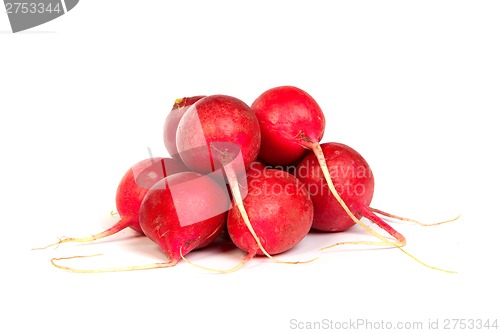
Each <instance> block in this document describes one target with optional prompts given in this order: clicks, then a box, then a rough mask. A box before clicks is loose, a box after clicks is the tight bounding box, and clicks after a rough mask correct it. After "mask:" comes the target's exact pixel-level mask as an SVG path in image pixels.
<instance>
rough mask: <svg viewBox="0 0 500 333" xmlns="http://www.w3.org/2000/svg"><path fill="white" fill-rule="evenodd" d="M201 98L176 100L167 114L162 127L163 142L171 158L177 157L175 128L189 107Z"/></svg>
mask: <svg viewBox="0 0 500 333" xmlns="http://www.w3.org/2000/svg"><path fill="white" fill-rule="evenodd" d="M203 97H205V96H193V97H184V98H179V99H176V100H175V102H174V105H173V106H172V110H171V111H170V112H169V113H168V115H167V118H166V119H165V123H164V125H163V141H164V143H165V147H166V148H167V151H168V153H169V154H170V156H171V157H177V147H176V144H175V135H176V134H177V127H178V126H179V122H180V121H181V118H182V116H183V115H184V113H186V111H187V109H188V108H189V107H190V106H191V105H193V104H194V103H195V102H197V101H198V100H200V99H202V98H203Z"/></svg>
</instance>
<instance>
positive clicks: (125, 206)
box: [47, 157, 187, 247]
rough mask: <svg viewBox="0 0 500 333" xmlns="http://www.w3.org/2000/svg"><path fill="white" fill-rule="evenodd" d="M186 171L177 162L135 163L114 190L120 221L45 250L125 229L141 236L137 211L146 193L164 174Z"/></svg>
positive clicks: (154, 161)
mask: <svg viewBox="0 0 500 333" xmlns="http://www.w3.org/2000/svg"><path fill="white" fill-rule="evenodd" d="M186 170H187V169H186V167H185V166H184V164H182V162H181V161H179V160H175V159H171V158H161V157H156V158H149V159H146V160H143V161H140V162H138V163H136V164H135V165H134V166H132V167H131V168H130V169H129V170H128V171H127V172H126V173H125V174H124V176H123V177H122V179H121V181H120V183H119V184H118V188H117V190H116V209H117V211H118V214H119V215H120V217H121V219H120V221H118V222H117V223H116V224H115V225H114V226H112V227H111V228H109V229H107V230H105V231H103V232H100V233H98V234H95V235H92V236H88V237H81V238H64V239H61V240H60V241H59V242H57V243H54V244H51V245H48V246H47V247H50V246H52V245H57V244H62V243H67V242H79V243H86V242H92V241H94V240H97V239H101V238H104V237H108V236H111V235H114V234H115V233H117V232H119V231H121V230H123V229H125V228H127V227H130V228H132V229H134V230H135V231H137V232H139V233H142V230H141V227H140V225H139V208H140V206H141V202H142V200H143V198H144V196H145V195H146V193H147V191H148V190H149V189H150V188H151V187H152V186H153V185H154V184H155V183H157V182H158V181H159V180H160V179H162V178H164V177H166V176H167V175H173V174H175V173H178V172H181V171H186Z"/></svg>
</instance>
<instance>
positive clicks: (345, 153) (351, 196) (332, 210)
mask: <svg viewBox="0 0 500 333" xmlns="http://www.w3.org/2000/svg"><path fill="white" fill-rule="evenodd" d="M321 149H322V151H323V153H324V156H325V161H326V165H327V170H328V172H329V176H330V178H331V179H332V182H333V184H334V185H335V188H336V189H337V191H338V193H339V195H340V196H341V197H342V199H343V202H344V203H345V205H346V206H347V207H348V209H349V211H350V212H351V214H354V215H355V217H356V219H357V220H358V219H359V218H361V217H362V216H364V217H366V218H367V219H369V220H371V221H372V222H374V223H375V224H377V225H378V226H379V227H381V228H382V229H383V230H385V231H386V232H387V233H389V234H390V235H391V236H392V237H394V238H395V239H396V240H397V242H396V243H392V242H389V241H388V240H386V239H385V238H384V239H382V242H378V243H376V242H369V241H357V242H344V243H337V244H334V245H331V246H327V247H324V248H323V249H327V248H330V247H333V246H336V245H341V244H366V245H395V246H396V247H397V248H398V249H399V250H401V251H402V252H403V253H405V254H406V255H408V256H410V257H411V258H412V259H414V260H415V261H417V262H418V263H420V264H422V265H424V266H426V267H428V268H431V269H435V270H440V271H444V272H447V273H456V272H454V271H449V270H445V269H441V268H437V267H434V266H430V265H428V264H426V263H424V262H422V261H421V260H419V259H417V258H416V257H415V256H413V255H412V254H410V253H408V252H407V251H405V250H404V249H403V248H402V246H404V245H405V244H406V239H405V237H404V236H403V235H401V234H400V233H399V232H397V231H396V230H394V229H393V228H392V227H391V226H390V225H388V224H387V223H385V222H384V221H383V220H382V219H381V218H380V217H379V216H377V215H376V214H374V212H378V213H380V214H382V215H385V216H389V217H392V218H397V219H401V220H407V221H411V222H416V223H418V224H421V223H419V222H418V221H415V220H410V219H406V218H401V217H399V216H396V215H392V214H389V213H385V212H383V211H380V210H377V209H374V208H370V207H369V205H370V203H371V200H372V198H373V191H374V179H373V174H372V171H371V169H370V167H369V165H368V163H367V162H366V160H365V159H364V158H363V157H362V156H361V155H360V154H359V153H358V152H357V151H355V150H354V149H352V148H351V147H349V146H347V145H344V144H341V143H334V142H329V143H324V144H322V145H321ZM295 176H296V177H297V178H298V179H299V180H300V181H302V182H303V183H304V184H305V186H306V188H307V189H308V191H309V194H310V195H311V199H312V201H313V204H314V220H313V224H312V228H314V229H317V230H322V231H343V230H346V229H348V228H350V227H352V226H353V225H354V223H353V219H352V217H351V216H349V215H348V214H347V212H346V210H345V209H344V207H342V206H341V204H340V203H339V202H338V201H337V200H333V199H334V196H333V195H332V193H331V191H329V190H326V188H327V187H328V184H325V183H327V181H326V182H325V177H324V174H323V170H322V167H321V161H318V160H317V158H316V156H315V154H314V153H313V152H310V153H308V154H307V155H306V156H305V157H304V158H303V159H302V161H301V162H300V163H299V164H298V165H297V168H296V171H295ZM454 220H456V219H454ZM450 221H453V220H450ZM450 221H444V222H440V223H439V224H441V223H445V222H450ZM363 225H364V224H363ZM421 225H423V224H421Z"/></svg>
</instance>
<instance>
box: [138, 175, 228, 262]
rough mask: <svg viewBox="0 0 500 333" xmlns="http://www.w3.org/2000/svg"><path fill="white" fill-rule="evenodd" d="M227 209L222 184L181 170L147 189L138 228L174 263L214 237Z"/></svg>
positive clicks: (222, 222) (223, 185)
mask: <svg viewBox="0 0 500 333" xmlns="http://www.w3.org/2000/svg"><path fill="white" fill-rule="evenodd" d="M228 209H229V197H228V195H227V192H226V189H225V183H217V182H216V181H215V180H214V179H213V178H210V177H209V176H203V175H201V174H199V173H196V172H181V173H178V174H176V175H172V176H169V177H167V178H166V179H165V180H163V181H160V182H158V183H157V184H156V185H155V186H153V187H152V188H151V190H150V191H149V192H148V194H147V195H146V197H145V198H144V201H143V204H142V206H141V211H140V221H141V228H142V230H143V231H144V233H145V234H146V236H147V237H148V238H150V239H151V240H153V241H154V242H155V243H157V244H158V245H159V246H160V248H161V249H162V250H163V252H164V253H165V254H166V255H167V256H168V257H169V259H170V263H172V264H175V263H177V262H178V261H179V260H180V259H181V257H182V256H183V255H186V254H187V253H189V252H191V251H192V250H194V249H197V248H200V247H203V246H206V245H208V244H210V243H211V242H212V241H213V240H214V239H215V238H217V236H218V235H219V234H220V232H221V231H222V229H223V227H224V223H225V219H226V212H227V210H228Z"/></svg>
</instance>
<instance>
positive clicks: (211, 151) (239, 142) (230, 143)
mask: <svg viewBox="0 0 500 333" xmlns="http://www.w3.org/2000/svg"><path fill="white" fill-rule="evenodd" d="M176 142H177V151H178V152H179V156H180V158H181V159H182V161H183V162H184V164H185V165H186V166H187V167H189V168H190V169H192V170H195V171H198V172H202V173H214V171H216V170H220V169H223V170H224V174H225V178H226V179H227V182H228V184H229V187H230V188H231V194H232V196H233V199H234V202H235V205H236V207H237V208H238V209H239V211H240V213H241V215H242V217H243V219H244V221H245V223H246V225H247V228H248V229H249V230H250V232H251V233H252V235H253V236H254V237H255V241H256V242H257V244H258V245H259V247H260V248H261V250H263V252H264V253H266V251H265V250H264V249H263V248H262V246H261V243H260V240H259V239H258V237H257V236H256V234H255V233H254V231H253V228H252V225H251V223H250V220H249V218H248V215H247V213H246V211H245V207H244V205H243V196H244V195H243V194H242V193H241V190H240V187H241V188H245V186H244V185H242V183H245V182H246V178H245V177H246V172H245V170H247V169H248V168H249V166H250V164H251V163H253V162H255V161H256V159H257V156H258V153H259V150H260V146H261V135H260V126H259V123H258V120H257V117H256V116H255V113H254V112H253V111H252V109H251V108H250V107H249V106H248V105H247V104H245V103H244V102H243V101H241V100H239V99H237V98H235V97H232V96H227V95H212V96H207V97H205V98H202V99H201V100H199V101H198V102H196V103H194V104H193V105H192V106H191V107H189V109H188V110H187V111H186V113H185V114H184V116H183V117H182V119H181V121H180V123H179V128H178V129H177V135H176ZM266 255H267V256H268V257H270V258H272V257H271V255H269V254H266Z"/></svg>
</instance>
